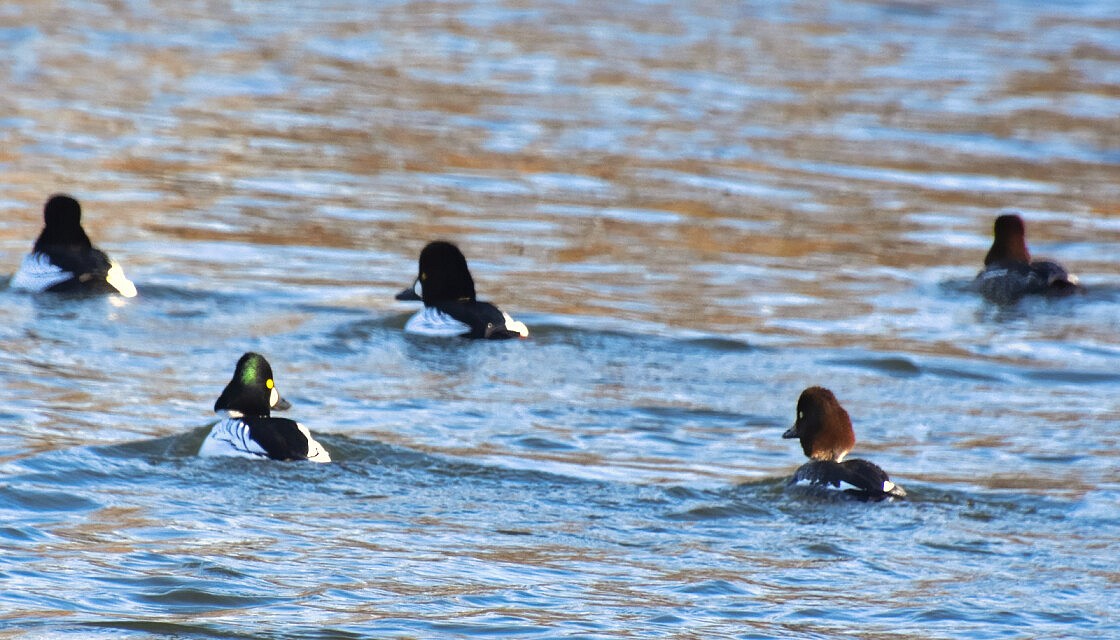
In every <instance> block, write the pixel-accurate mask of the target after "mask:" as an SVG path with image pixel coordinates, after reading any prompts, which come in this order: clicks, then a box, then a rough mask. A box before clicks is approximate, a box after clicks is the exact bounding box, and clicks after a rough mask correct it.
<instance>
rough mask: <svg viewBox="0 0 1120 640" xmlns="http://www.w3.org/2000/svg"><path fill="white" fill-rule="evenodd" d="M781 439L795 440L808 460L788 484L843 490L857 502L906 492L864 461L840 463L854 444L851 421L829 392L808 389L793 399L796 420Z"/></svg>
mask: <svg viewBox="0 0 1120 640" xmlns="http://www.w3.org/2000/svg"><path fill="white" fill-rule="evenodd" d="M782 437H783V438H798V439H800V440H801V449H802V451H804V452H805V455H806V456H808V457H809V458H811V459H812V461H811V462H807V463H805V464H803V465H801V467H800V468H799V469H798V470H797V472H796V473H794V475H793V478H792V479H791V480H790V484H803V485H809V486H813V487H820V488H822V489H828V490H835V491H843V492H844V493H845V494H847V495H850V496H852V497H855V498H858V499H861V500H883V499H886V498H902V497H905V496H906V491H905V490H904V489H903V488H902V487H900V486H898V485H897V484H895V483H893V482H891V479H890V477H889V476H888V475H887V472H885V471H883V470H882V469H880V468H879V467H878V465H876V464H874V463H872V462H869V461H867V460H860V459H858V458H857V459H852V460H844V456H846V455H848V452H850V451H851V450H852V447H854V446H855V444H856V434H855V431H853V430H852V420H851V418H849V417H848V412H847V411H845V410H844V407H842V406H840V402H839V401H838V400H837V399H836V396H835V395H833V393H832V392H831V391H829V390H828V389H825V388H824V387H809V388H808V389H806V390H804V391H802V392H801V397H800V398H798V399H797V421H796V422H794V423H793V426H792V427H790V428H789V429H788V430H787V431H786V432H785V433H783V434H782Z"/></svg>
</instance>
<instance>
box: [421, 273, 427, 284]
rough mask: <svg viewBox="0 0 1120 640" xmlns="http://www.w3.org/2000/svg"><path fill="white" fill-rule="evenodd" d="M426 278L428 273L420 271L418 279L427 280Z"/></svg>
mask: <svg viewBox="0 0 1120 640" xmlns="http://www.w3.org/2000/svg"><path fill="white" fill-rule="evenodd" d="M427 279H428V274H426V273H424V272H421V273H420V281H421V282H423V281H424V280H427Z"/></svg>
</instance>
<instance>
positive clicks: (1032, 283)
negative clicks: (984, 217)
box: [975, 214, 1081, 304]
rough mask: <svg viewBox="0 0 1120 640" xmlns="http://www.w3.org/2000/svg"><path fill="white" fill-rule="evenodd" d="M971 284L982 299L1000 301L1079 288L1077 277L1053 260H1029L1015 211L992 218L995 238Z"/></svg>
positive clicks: (1059, 292)
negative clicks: (973, 283)
mask: <svg viewBox="0 0 1120 640" xmlns="http://www.w3.org/2000/svg"><path fill="white" fill-rule="evenodd" d="M975 284H976V288H977V289H978V290H979V291H980V293H981V294H983V296H984V297H985V298H988V299H989V300H991V301H993V302H997V303H1001V304H1009V303H1013V302H1015V301H1017V300H1019V299H1020V298H1022V297H1023V296H1025V295H1032V294H1034V295H1048V296H1066V295H1069V294H1071V293H1076V292H1077V291H1079V290H1080V289H1081V287H1080V285H1078V282H1077V276H1075V275H1073V274H1071V273H1069V272H1068V271H1066V269H1065V267H1063V266H1062V265H1060V264H1058V263H1057V262H1052V261H1049V260H1039V261H1036V262H1031V254H1030V251H1028V250H1027V239H1026V229H1025V227H1024V225H1023V219H1022V218H1020V217H1019V216H1017V215H1015V214H1006V215H1002V216H1000V217H998V218H996V223H995V239H994V240H993V241H992V248H991V249H988V255H986V256H985V257H984V270H983V271H981V272H980V273H979V275H977V276H976V281H975Z"/></svg>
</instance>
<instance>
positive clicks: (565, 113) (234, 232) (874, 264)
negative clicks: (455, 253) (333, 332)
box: [0, 2, 1120, 348]
mask: <svg viewBox="0 0 1120 640" xmlns="http://www.w3.org/2000/svg"><path fill="white" fill-rule="evenodd" d="M6 6H7V8H6V10H5V12H4V13H3V16H2V17H0V28H5V29H9V30H12V33H14V34H16V35H14V36H12V37H13V38H14V40H13V42H12V43H9V45H8V46H7V49H8V50H9V51H10V52H12V53H11V54H10V55H11V56H12V57H13V58H14V63H12V64H5V65H0V89H2V94H3V95H4V97H3V98H2V99H0V101H2V102H0V104H2V105H3V111H4V118H5V120H4V122H5V124H4V127H3V131H2V133H0V142H2V144H0V147H2V151H0V161H3V162H4V164H5V170H4V172H5V178H6V179H5V193H4V194H3V202H2V203H0V208H3V210H4V214H3V217H4V219H5V222H3V223H0V243H2V244H0V247H2V249H3V258H4V262H5V264H8V265H11V266H10V267H9V269H14V265H15V263H16V262H17V261H18V259H19V254H21V253H22V252H23V251H25V250H26V246H27V245H28V244H29V243H30V240H31V239H32V238H33V237H34V235H35V234H36V233H37V230H38V218H39V207H40V206H41V203H42V202H43V200H44V198H45V197H46V195H48V194H50V193H53V192H55V191H60V190H64V191H69V192H72V193H74V194H75V195H77V196H78V197H79V198H82V199H83V201H84V202H86V203H87V210H88V212H89V213H88V215H87V219H88V227H89V229H90V232H91V233H92V234H93V236H94V237H95V239H96V240H98V241H99V242H100V243H102V244H104V245H106V246H110V247H122V248H126V247H127V246H128V244H129V242H130V241H132V240H134V239H135V238H136V237H137V235H142V236H144V237H146V238H150V239H154V240H157V241H160V242H176V243H181V242H196V241H198V242H200V241H207V242H213V241H218V242H227V243H235V244H254V245H277V246H284V245H311V246H322V247H332V248H341V249H356V250H363V249H366V250H369V251H371V252H376V253H377V254H378V255H382V256H388V257H391V259H390V260H385V261H383V262H381V263H377V264H375V265H373V267H372V269H371V270H370V271H369V272H367V273H359V274H356V273H354V272H353V271H352V270H350V269H347V268H345V267H344V266H342V265H338V266H333V265H330V264H323V265H321V267H322V273H320V274H317V279H316V282H319V283H321V284H323V285H324V286H330V285H331V284H332V283H335V284H338V285H349V284H352V283H353V282H354V281H355V280H357V281H358V282H368V283H369V284H370V285H371V286H374V287H385V288H386V289H387V288H388V287H390V286H396V285H395V283H397V282H398V281H404V280H407V278H408V276H409V275H410V274H411V272H412V270H413V267H412V260H413V259H414V256H415V253H416V251H417V250H418V249H419V247H420V246H421V245H422V244H423V242H425V241H426V240H429V239H432V238H435V237H447V238H452V239H457V240H460V241H461V242H462V244H463V245H464V247H465V248H466V250H467V253H468V257H470V258H471V259H472V260H476V261H485V263H486V264H487V265H489V266H490V267H491V269H490V271H489V273H487V272H484V271H481V270H476V271H479V273H478V274H477V275H478V276H479V279H480V281H482V283H483V288H484V291H485V292H486V293H487V296H488V297H491V298H493V299H496V300H516V301H518V303H517V304H518V306H519V307H520V308H525V309H531V310H535V311H541V312H547V313H562V314H580V315H591V316H599V315H602V316H607V315H610V316H615V317H619V318H623V319H634V320H640V321H644V322H653V323H656V324H663V325H667V326H676V327H692V328H696V329H700V330H709V331H719V332H742V331H745V332H750V333H759V334H774V335H787V334H789V335H794V336H800V337H801V338H803V339H805V340H810V341H821V342H824V343H834V342H835V343H840V342H842V341H843V340H847V339H848V338H847V337H845V336H838V335H832V334H831V333H830V332H825V334H824V335H806V334H805V332H804V331H803V330H800V329H792V328H790V327H789V326H783V325H781V324H780V323H775V322H773V315H771V316H770V317H766V315H765V314H763V313H762V312H760V309H759V308H758V304H757V302H754V301H752V300H751V296H753V295H761V296H767V295H770V296H784V295H789V296H795V297H799V296H803V297H805V298H806V299H809V300H813V301H816V302H817V304H797V305H776V306H774V307H773V308H772V310H771V312H770V313H771V314H777V316H778V317H779V318H780V317H791V318H794V319H797V320H805V321H816V320H820V321H835V320H838V319H843V318H850V317H852V316H867V315H871V314H873V313H874V312H875V311H876V303H875V301H874V300H872V299H870V298H868V297H867V296H866V295H862V294H861V292H867V291H868V290H869V289H868V287H869V286H876V287H879V288H880V289H881V290H883V291H904V290H906V289H907V288H909V287H911V286H912V283H911V282H909V281H906V280H904V279H901V280H900V279H891V278H887V279H885V280H884V279H883V278H882V276H881V271H880V269H881V268H889V269H897V270H902V271H913V270H920V269H923V268H928V267H940V266H945V265H955V266H960V267H961V273H962V274H964V277H967V276H968V275H969V274H970V273H971V270H972V269H974V268H975V267H976V266H977V265H978V264H979V262H980V258H981V257H982V254H983V250H984V248H983V245H984V243H985V241H986V237H987V233H988V228H989V225H990V220H991V218H992V216H993V215H994V214H996V213H997V212H999V211H1001V210H1003V209H1008V208H1014V209H1023V210H1026V211H1041V212H1052V213H1053V214H1055V215H1049V216H1046V217H1044V219H1042V220H1040V221H1038V222H1036V223H1032V225H1031V233H1032V238H1035V239H1037V240H1039V241H1042V240H1045V241H1050V242H1058V241H1062V242H1066V241H1075V240H1078V239H1080V238H1083V237H1084V236H1085V235H1086V233H1087V231H1088V232H1091V233H1092V234H1093V235H1094V237H1095V238H1096V239H1098V240H1101V239H1102V238H1103V240H1104V241H1109V242H1115V241H1117V240H1120V227H1117V225H1103V226H1102V225H1098V224H1097V223H1098V222H1099V221H1101V220H1103V219H1109V218H1113V217H1115V216H1116V215H1117V204H1116V203H1117V201H1118V195H1120V163H1118V162H1117V160H1116V155H1115V148H1116V147H1115V145H1116V140H1118V139H1120V118H1118V117H1117V116H1118V112H1120V105H1118V102H1117V101H1118V100H1120V79H1118V78H1117V76H1116V74H1115V73H1113V72H1110V71H1109V69H1111V68H1112V67H1114V63H1115V62H1116V61H1117V60H1120V48H1117V47H1116V45H1115V44H1114V43H1116V42H1120V37H1117V32H1118V31H1120V27H1118V26H1117V25H1116V24H1114V23H1111V22H1108V21H1104V20H1100V19H1098V18H1097V17H1096V16H1084V17H1082V16H1078V15H1073V14H1063V13H1060V8H1053V9H1050V8H1047V7H1032V8H1031V10H1030V13H1029V15H1025V16H1020V17H1019V18H1018V19H1016V20H1014V21H1011V22H1009V23H1008V24H1005V25H1004V27H1003V28H1002V29H1001V30H1000V31H998V32H992V31H991V30H990V29H988V28H987V27H986V26H984V25H988V24H992V23H993V19H995V18H998V16H996V15H991V14H985V13H984V10H983V9H977V8H971V7H968V6H965V5H954V4H950V5H948V6H936V7H931V6H916V5H915V6H910V5H892V4H877V3H865V4H861V5H852V6H850V7H847V8H848V9H850V10H851V11H850V14H849V12H848V11H844V10H842V9H833V11H831V12H830V11H829V10H827V9H822V8H819V7H818V6H817V5H816V4H815V3H796V2H795V3H790V4H788V5H785V6H784V8H783V9H782V10H776V9H774V8H768V5H760V6H752V5H742V4H740V3H735V4H734V5H733V6H726V5H724V4H723V3H709V2H696V3H688V4H686V5H682V6H675V7H672V8H667V7H666V8H665V9H666V10H667V13H666V14H665V15H658V16H657V18H656V19H654V18H651V17H650V16H649V15H648V11H647V10H646V9H644V8H643V6H641V5H631V4H628V3H620V4H617V6H615V5H612V6H611V7H609V8H608V7H602V6H600V5H599V4H598V3H585V4H577V5H563V6H554V5H552V4H551V3H548V2H531V3H498V4H490V3H478V4H472V3H460V4H456V5H445V4H431V3H424V2H415V3H406V4H404V5H401V6H395V7H379V6H366V5H365V4H364V3H354V4H353V5H350V4H348V3H344V2H338V3H329V6H328V7H324V8H321V9H320V10H317V11H311V10H307V9H306V8H301V7H298V6H292V7H285V8H284V9H281V10H276V11H273V10H271V9H270V8H269V7H270V5H268V4H267V3H261V4H260V5H257V4H254V3H248V4H245V5H243V6H241V10H240V11H235V10H233V9H231V8H230V7H229V6H226V5H223V4H214V5H211V4H209V3H202V4H198V3H195V4H192V5H188V6H180V5H179V4H175V3H167V4H166V6H159V7H158V8H153V9H140V8H138V7H132V6H131V5H129V4H115V5H110V6H108V7H103V8H102V9H99V10H93V9H88V8H85V6H84V5H82V4H81V3H67V2H59V3H53V4H51V5H48V6H45V7H44V6H43V5H42V4H41V3H38V2H15V3H8V5H6ZM239 6H240V5H239ZM990 11H993V12H994V11H996V10H995V9H992V10H990ZM1063 33H1064V34H1066V36H1067V37H1062V34H1063ZM1110 153H1111V155H1108V154H1110ZM1106 158H1107V159H1106ZM337 211H346V212H352V213H353V214H354V215H352V216H339V215H333V214H332V212H337ZM927 214H934V215H939V216H946V218H945V220H944V221H943V223H941V225H940V226H932V227H931V226H929V225H923V224H922V223H921V222H919V221H916V219H915V217H914V216H916V215H917V216H920V215H927ZM1063 217H1065V218H1066V219H1063ZM1070 220H1075V221H1077V223H1076V224H1070V223H1069V221H1070ZM915 233H921V234H924V235H923V236H922V237H921V238H920V239H915V238H914V234H915ZM962 238H964V239H966V240H967V241H962ZM1074 258H1076V256H1069V260H1071V261H1072V260H1073V259H1074ZM138 259H140V260H143V258H138ZM147 264H149V265H150V264H151V263H147ZM176 266H177V265H176V264H174V263H173V262H172V263H170V264H164V265H163V267H164V268H166V269H167V270H169V271H174V270H175V268H176ZM1077 267H1078V269H1079V270H1081V271H1083V272H1089V273H1093V272H1096V273H1102V272H1103V273H1114V272H1115V270H1116V263H1115V262H1114V261H1105V260H1101V259H1092V258H1090V259H1087V260H1078V261H1077ZM192 268H195V269H197V268H198V266H197V265H192ZM214 268H215V269H217V268H220V265H219V266H216V267H214ZM199 275H200V277H205V276H206V275H207V274H206V273H201V274H199ZM276 275H277V277H280V278H284V277H285V276H284V274H283V272H279V273H277V274H276ZM293 277H296V276H293ZM630 301H633V303H631V302H630ZM385 304H386V307H387V308H391V303H390V302H389V301H388V300H387V301H386V303H385ZM868 339H869V340H871V341H873V342H874V341H880V342H883V341H885V343H886V344H885V345H882V346H886V347H888V348H889V347H890V346H891V342H892V341H894V340H896V339H897V337H896V336H894V335H892V334H891V333H890V332H889V331H888V332H887V333H886V334H885V335H884V336H878V337H870V338H868Z"/></svg>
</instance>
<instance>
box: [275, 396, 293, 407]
mask: <svg viewBox="0 0 1120 640" xmlns="http://www.w3.org/2000/svg"><path fill="white" fill-rule="evenodd" d="M271 408H272V409H273V410H275V411H287V410H288V409H291V408H292V403H290V402H288V401H287V400H285V399H284V398H283V397H282V396H281V395H280V394H276V400H275V401H274V402H273V403H272V406H271Z"/></svg>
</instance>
